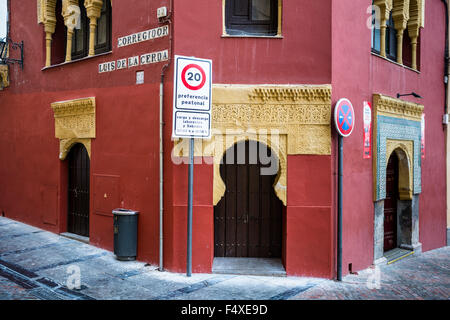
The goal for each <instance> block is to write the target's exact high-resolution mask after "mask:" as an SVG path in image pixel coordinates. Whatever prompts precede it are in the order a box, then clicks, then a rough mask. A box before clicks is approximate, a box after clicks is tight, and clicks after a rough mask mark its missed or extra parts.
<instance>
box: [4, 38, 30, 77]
mask: <svg viewBox="0 0 450 320" xmlns="http://www.w3.org/2000/svg"><path fill="white" fill-rule="evenodd" d="M9 47H11V49H13V50H18V49H20V59H12V58H9V51H10V50H9ZM23 60H24V59H23V41H21V42H19V43H17V42H13V41H12V40H11V39H10V38H4V39H1V40H0V63H2V64H11V63H18V64H19V65H20V67H21V68H22V70H23Z"/></svg>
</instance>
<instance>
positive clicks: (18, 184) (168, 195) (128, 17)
mask: <svg viewBox="0 0 450 320" xmlns="http://www.w3.org/2000/svg"><path fill="white" fill-rule="evenodd" d="M27 2H29V5H27V6H25V5H23V3H22V2H19V1H11V36H12V38H13V39H14V40H15V41H19V40H24V42H25V68H24V70H21V69H20V68H19V67H18V66H12V67H11V68H10V78H11V86H10V87H9V88H7V89H5V91H2V92H1V93H0V114H1V115H2V116H1V117H0V148H1V152H0V181H2V183H0V209H1V210H2V211H4V213H5V214H6V216H7V217H10V218H13V219H17V220H20V221H23V222H26V223H29V224H32V225H36V226H38V227H41V228H44V229H47V230H50V231H52V232H56V233H59V232H64V231H65V216H66V212H67V208H66V204H65V197H67V196H66V194H67V189H66V185H67V176H66V173H67V162H66V161H61V160H59V159H58V154H59V141H58V139H56V138H55V137H54V119H53V112H52V110H51V108H50V104H51V103H53V102H57V101H65V100H70V99H77V98H83V97H95V98H96V138H95V139H93V141H92V155H91V181H90V185H91V204H90V209H91V230H90V241H91V243H92V244H94V245H97V246H100V247H103V248H107V249H110V250H111V249H112V246H113V232H112V231H113V230H112V215H111V214H110V213H109V212H107V211H108V208H109V209H113V208H114V207H125V208H130V209H134V210H138V211H140V212H141V214H140V216H139V219H140V220H139V239H138V259H139V260H142V261H148V262H150V263H155V264H156V263H158V254H159V252H158V250H159V243H158V238H159V216H158V215H159V205H158V204H159V198H158V196H159V131H158V126H159V108H158V107H159V81H160V76H161V71H162V67H163V65H164V64H165V62H163V63H157V64H152V65H147V66H140V67H137V68H130V69H126V70H117V71H115V72H109V73H104V74H99V73H98V65H99V64H100V63H103V62H108V61H114V60H118V59H122V58H128V57H131V56H136V55H140V54H144V53H149V52H154V51H159V50H163V49H170V48H171V39H172V40H173V50H172V53H174V54H178V55H187V56H196V57H199V58H208V59H212V60H213V83H216V84H219V83H224V84H330V83H331V84H332V90H333V96H332V101H333V105H334V103H335V102H336V101H337V100H338V99H339V98H342V97H347V98H349V99H350V100H351V101H352V102H353V105H354V107H355V112H356V127H355V130H354V132H353V134H352V135H351V136H350V137H349V138H346V139H345V147H344V148H345V156H344V176H345V178H344V235H343V240H344V243H343V255H344V256H343V272H344V274H346V273H348V265H349V264H350V263H351V264H352V267H353V270H361V269H364V268H366V267H368V266H370V265H371V264H372V262H373V238H374V234H373V230H374V226H373V224H374V218H373V216H374V206H373V190H372V185H373V177H372V166H373V165H372V160H364V159H363V150H362V147H363V127H362V124H363V121H362V107H363V101H371V100H372V94H373V93H382V94H386V95H390V96H395V95H396V93H398V92H399V93H409V92H411V91H415V92H418V93H419V94H421V95H422V96H424V99H423V100H421V101H420V103H421V104H424V105H425V113H426V119H427V126H426V143H427V145H426V150H427V155H426V158H425V159H424V160H423V162H422V190H423V191H422V194H421V195H420V242H421V243H422V244H423V250H430V249H433V248H437V247H440V246H443V245H445V225H446V223H445V219H446V218H445V180H444V179H445V174H444V170H445V153H444V152H443V148H444V131H443V130H442V125H441V118H442V114H443V106H444V86H443V83H442V76H443V65H444V64H443V52H444V34H445V29H444V28H445V21H444V8H443V5H442V3H441V2H439V1H427V10H426V13H427V16H426V26H425V28H424V29H423V30H422V40H421V72H420V74H418V73H416V72H414V71H411V70H409V69H405V68H403V67H401V66H398V65H396V64H394V63H391V62H388V61H385V60H383V59H381V58H379V57H377V56H373V55H372V54H371V53H370V29H369V28H367V20H368V19H370V16H369V14H367V11H366V10H367V8H368V7H369V6H370V5H371V1H370V0H364V1H358V2H357V4H355V1H351V0H340V1H331V0H321V1H310V0H296V1H287V0H286V1H283V15H282V36H283V37H282V38H281V39H269V38H235V37H222V27H223V26H222V21H223V20H222V1H210V0H196V1H185V0H174V1H173V2H174V4H173V5H174V8H173V10H174V13H173V23H172V27H171V36H170V37H165V38H161V39H156V40H152V41H147V42H142V43H140V44H135V45H131V46H128V47H123V48H117V38H119V37H122V36H126V35H130V34H133V33H135V32H139V31H144V30H148V29H151V28H155V27H157V26H160V24H159V23H158V22H157V19H156V9H157V8H158V7H160V6H163V5H165V6H167V7H169V8H170V3H169V0H165V1H164V0H161V1H151V0H140V1H133V2H132V5H130V2H128V1H113V5H112V8H113V24H112V39H113V49H112V53H110V54H106V55H103V56H97V57H94V58H91V59H87V60H83V61H78V62H73V63H71V64H64V65H60V66H55V67H52V68H49V69H46V70H42V68H43V66H44V64H45V41H44V31H43V27H42V25H37V23H35V21H36V20H35V19H36V1H31V0H29V1H27ZM124 13H126V14H124ZM349 26H351V27H349ZM55 46H56V44H55ZM138 70H143V71H145V84H143V85H136V84H135V82H136V71H138ZM165 76H166V77H165V89H164V94H165V99H164V105H165V111H164V121H165V123H166V125H165V129H164V137H165V140H164V147H165V154H164V156H165V160H164V173H165V174H164V265H165V268H166V269H168V270H171V271H178V272H184V271H185V268H186V233H187V227H186V212H187V166H186V165H175V164H174V163H173V162H172V160H171V151H172V148H173V142H172V141H171V133H172V128H171V123H172V92H173V81H172V78H173V68H172V65H171V66H170V68H169V69H168V70H167V72H166V74H165ZM330 121H331V119H330ZM332 132H333V133H332V140H333V146H332V153H331V155H330V156H289V157H288V177H287V178H288V194H287V199H288V200H287V201H288V202H287V208H286V209H285V211H284V230H283V237H284V241H283V261H284V264H285V267H286V270H287V273H288V274H289V275H307V276H320V277H327V278H332V277H334V276H335V269H336V265H335V260H336V254H335V251H336V240H335V238H336V207H337V203H336V195H335V194H336V176H337V165H336V164H337V159H336V148H337V144H336V141H337V140H336V134H335V133H334V130H332ZM373 152H376V151H375V150H373ZM310 176H313V177H314V179H311V178H309V177H310ZM212 181H213V167H212V166H211V165H208V164H201V165H196V166H195V177H194V195H195V197H194V226H193V231H194V246H193V254H194V256H193V272H211V266H212V262H213V255H214V221H213V217H214V214H213V212H214V207H213V205H212V203H213V200H212V199H213V195H212V194H213V193H212V187H213V186H212ZM106 190H107V191H108V192H110V193H111V194H113V195H114V196H113V197H112V198H111V200H110V201H108V202H107V203H106V204H105V203H103V202H102V201H103V200H102V195H103V194H104V193H105V192H106Z"/></svg>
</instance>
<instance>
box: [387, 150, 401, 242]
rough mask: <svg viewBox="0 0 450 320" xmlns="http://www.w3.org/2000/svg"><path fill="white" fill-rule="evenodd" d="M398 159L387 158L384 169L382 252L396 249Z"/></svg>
mask: <svg viewBox="0 0 450 320" xmlns="http://www.w3.org/2000/svg"><path fill="white" fill-rule="evenodd" d="M397 199H398V157H397V155H396V154H395V152H394V153H393V154H392V155H391V157H390V158H389V162H388V166H387V169H386V199H385V200H384V251H388V250H392V249H394V248H396V247H397Z"/></svg>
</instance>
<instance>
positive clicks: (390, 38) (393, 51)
mask: <svg viewBox="0 0 450 320" xmlns="http://www.w3.org/2000/svg"><path fill="white" fill-rule="evenodd" d="M386 56H387V57H388V58H389V59H391V60H394V61H395V60H397V30H395V26H394V19H393V18H392V12H391V14H390V15H389V20H387V21H386Z"/></svg>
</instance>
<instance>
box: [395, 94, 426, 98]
mask: <svg viewBox="0 0 450 320" xmlns="http://www.w3.org/2000/svg"><path fill="white" fill-rule="evenodd" d="M405 96H413V97H414V98H419V99H423V97H421V96H420V95H418V94H417V93H415V92H411V93H407V94H400V93H397V99H398V98H400V97H405Z"/></svg>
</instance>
